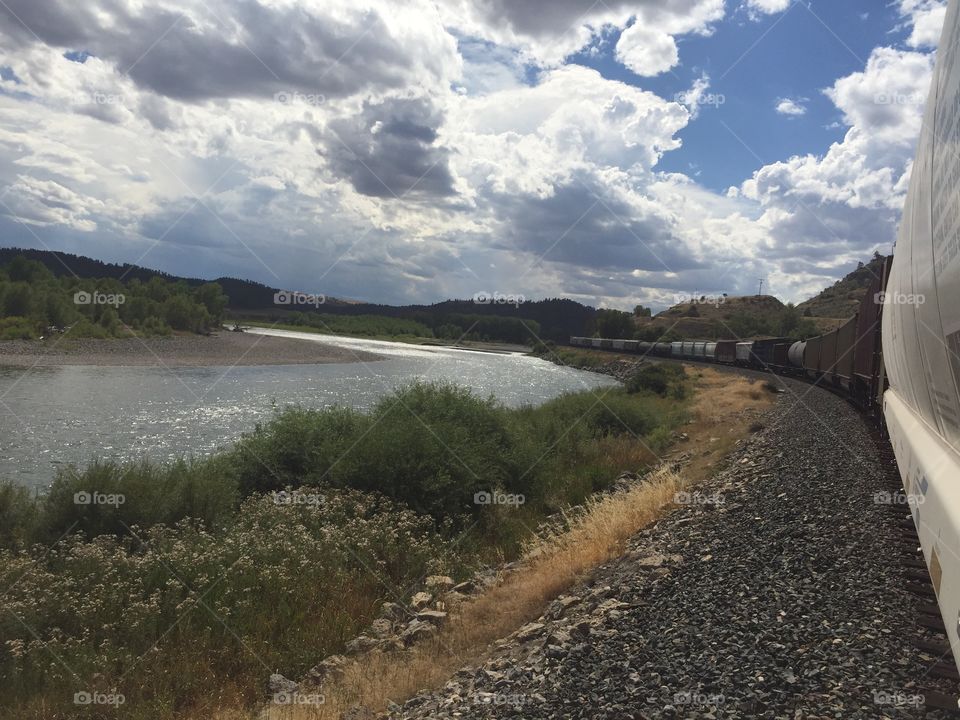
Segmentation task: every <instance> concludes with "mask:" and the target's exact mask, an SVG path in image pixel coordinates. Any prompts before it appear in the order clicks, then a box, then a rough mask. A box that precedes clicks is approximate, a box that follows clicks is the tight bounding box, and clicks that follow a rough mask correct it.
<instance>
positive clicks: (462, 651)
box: [216, 368, 774, 720]
mask: <svg viewBox="0 0 960 720" xmlns="http://www.w3.org/2000/svg"><path fill="white" fill-rule="evenodd" d="M692 370H693V372H694V374H695V378H696V384H697V397H696V400H695V403H694V405H693V411H692V417H693V419H692V420H691V422H690V423H689V424H688V425H687V426H685V427H684V431H685V432H686V433H687V435H688V438H689V439H688V440H687V441H685V442H684V443H682V444H681V445H679V446H678V447H679V448H680V449H691V450H693V454H694V457H693V458H692V459H691V461H690V463H689V464H688V465H687V466H686V467H685V469H684V472H683V475H682V477H681V476H679V475H677V474H675V473H673V472H671V471H669V470H668V469H667V466H662V467H661V468H660V469H658V470H657V471H655V472H654V473H653V474H652V476H651V479H650V482H648V483H645V484H643V485H642V486H638V487H635V488H633V489H631V490H630V491H628V492H625V493H620V494H616V495H608V496H603V497H600V498H598V499H595V500H593V501H591V502H590V503H589V504H588V505H587V507H586V509H585V511H584V512H583V513H581V514H578V515H577V516H576V517H574V518H572V519H571V520H570V524H569V528H568V529H567V530H566V531H565V532H563V533H561V534H555V535H553V536H551V537H548V538H547V539H543V540H539V541H538V542H537V543H536V544H535V545H532V546H530V547H528V548H527V551H526V553H525V556H524V560H523V562H522V564H521V566H520V568H519V569H517V570H514V571H512V572H510V573H508V574H505V575H503V576H502V577H501V578H500V579H499V582H498V583H497V584H496V585H495V586H493V587H492V588H491V589H489V590H488V591H486V592H485V593H483V594H482V595H480V596H479V597H478V598H476V599H475V600H473V601H471V602H468V603H465V604H464V605H462V606H461V607H460V608H456V609H454V610H453V611H452V612H451V618H450V622H449V623H448V624H447V626H446V627H445V628H444V630H443V631H442V632H441V633H440V634H439V635H438V637H437V638H436V639H435V640H433V641H431V642H428V643H425V644H423V645H420V646H417V647H416V649H414V650H413V651H412V652H408V653H403V654H402V655H380V654H376V653H374V654H371V655H367V656H364V657H363V658H361V659H360V660H358V661H354V662H353V663H352V664H351V665H350V666H349V667H348V668H347V670H346V673H345V675H344V676H343V678H341V679H340V680H339V681H337V682H336V683H335V684H329V685H327V686H326V687H324V695H325V703H324V704H323V705H311V706H299V707H284V706H279V707H278V706H270V707H269V708H268V709H267V710H266V712H265V715H264V717H266V718H269V720H307V719H310V720H318V719H323V720H331V719H333V718H339V717H340V715H341V714H342V713H343V712H344V711H346V710H348V709H349V708H350V707H352V706H355V705H358V704H360V705H363V706H364V707H367V708H369V709H371V710H373V711H380V710H383V709H384V708H386V707H387V705H388V703H389V702H391V701H392V702H397V703H402V702H403V701H404V700H406V699H407V698H409V697H411V696H413V695H414V694H416V692H417V691H419V690H421V689H424V688H435V687H439V686H441V685H442V684H443V683H444V682H445V681H446V680H447V679H448V678H449V677H450V676H451V675H452V674H453V673H454V672H455V671H456V670H457V669H459V668H460V667H463V666H465V665H476V664H478V663H479V662H481V661H482V660H483V659H484V657H485V656H486V655H487V653H489V651H490V648H491V645H492V643H493V642H494V641H496V640H498V639H500V638H503V637H506V636H507V635H509V634H510V633H512V632H513V631H515V630H516V629H517V628H519V627H520V626H522V625H523V624H525V623H527V622H530V621H531V620H534V619H536V618H537V617H539V616H540V615H541V614H542V613H543V611H544V609H545V607H546V605H547V604H549V603H550V601H552V600H553V599H554V598H556V597H557V596H558V595H560V594H562V593H563V592H564V591H566V590H567V589H569V588H570V587H572V586H573V585H575V584H576V583H577V582H579V581H580V580H582V579H583V578H584V576H585V575H587V574H588V573H589V572H590V571H591V570H592V569H593V568H595V567H597V566H598V565H601V564H603V563H604V562H607V561H609V560H610V559H612V558H615V557H618V556H619V555H620V554H622V551H623V549H624V546H625V544H626V542H627V541H628V540H629V538H630V537H632V536H633V535H634V534H636V533H637V532H638V531H639V530H641V529H642V528H644V527H646V526H647V525H649V524H650V523H651V522H653V521H655V520H656V519H658V518H659V517H661V516H662V515H663V514H664V513H665V512H667V511H668V510H669V509H670V508H671V507H672V502H673V497H674V495H675V493H677V492H678V491H680V490H684V489H686V488H689V487H690V486H692V485H694V484H696V483H697V482H699V481H701V480H702V479H704V478H705V477H708V476H709V475H710V474H712V471H713V469H715V466H716V463H717V461H718V460H719V459H720V458H721V457H723V456H724V455H726V453H727V452H728V451H729V450H730V449H731V448H732V447H733V445H734V444H735V443H736V441H737V440H738V439H740V438H743V437H745V436H746V435H747V434H748V433H749V428H750V426H751V424H752V423H753V421H754V420H755V418H756V414H757V411H761V410H764V409H766V408H767V407H769V406H770V405H771V404H772V403H773V401H774V398H773V395H772V394H771V393H768V392H765V391H763V390H762V384H761V383H759V382H757V381H753V380H749V379H746V378H743V377H738V376H731V375H730V374H725V373H720V372H718V371H716V370H714V369H712V368H693V369H692ZM607 449H608V450H610V451H611V452H613V453H615V454H616V455H617V456H618V457H620V458H622V459H623V460H624V461H625V462H630V463H633V462H635V461H637V460H640V459H649V451H648V450H646V449H643V448H638V446H637V444H636V443H635V442H627V441H622V440H617V441H613V440H611V441H610V446H609V447H608V448H607ZM678 451H679V450H678ZM625 466H627V467H629V465H625ZM216 717H217V719H218V720H236V718H237V716H236V715H234V714H223V715H218V716H216Z"/></svg>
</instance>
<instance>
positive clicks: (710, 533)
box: [390, 380, 956, 720]
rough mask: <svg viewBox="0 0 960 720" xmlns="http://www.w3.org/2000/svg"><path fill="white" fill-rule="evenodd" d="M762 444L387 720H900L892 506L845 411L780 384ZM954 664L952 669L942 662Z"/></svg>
mask: <svg viewBox="0 0 960 720" xmlns="http://www.w3.org/2000/svg"><path fill="white" fill-rule="evenodd" d="M784 382H785V384H786V387H787V390H788V392H786V393H784V394H783V395H781V396H780V398H779V400H778V403H777V405H776V407H775V408H774V409H773V410H772V411H770V413H769V414H768V415H767V417H766V418H765V420H764V423H765V425H766V428H765V429H763V430H761V431H759V432H758V433H756V434H755V435H753V436H752V437H751V439H750V440H749V441H747V442H746V443H744V444H743V445H742V446H741V447H740V448H739V449H737V450H736V451H735V452H734V453H733V455H732V457H731V458H730V460H729V464H728V465H727V466H726V467H725V469H723V470H721V471H720V472H718V473H717V475H716V476H715V477H714V478H713V480H711V481H710V482H709V483H707V484H706V485H704V486H702V487H700V488H699V489H698V490H697V493H696V494H692V495H691V496H690V497H682V498H679V499H680V500H686V501H687V502H686V503H685V504H683V505H680V506H678V507H677V508H676V509H675V510H674V511H672V512H671V513H669V514H668V515H667V516H665V517H664V518H663V519H662V520H660V521H659V522H658V523H656V524H655V525H653V526H651V527H650V528H647V529H646V530H644V531H642V532H641V533H639V534H638V535H637V536H635V537H634V538H633V539H632V540H631V542H630V544H629V548H628V552H627V553H626V554H625V555H624V556H623V557H621V558H620V559H618V560H616V561H615V562H612V563H609V564H608V565H605V566H603V567H601V568H598V569H597V570H596V571H595V572H594V573H593V575H592V576H591V577H590V578H589V579H588V580H587V581H585V582H584V583H583V584H582V585H580V586H577V587H575V588H572V589H571V590H570V591H569V592H568V593H567V594H566V595H565V596H561V597H560V598H559V599H557V600H556V601H554V602H553V604H552V605H551V606H550V608H549V609H548V610H547V611H546V612H545V613H544V615H543V616H542V617H541V618H540V619H538V620H537V621H536V622H535V623H532V624H531V625H528V626H526V627H525V628H521V630H519V631H518V632H517V633H514V635H513V636H511V637H510V638H507V639H505V640H503V641H500V643H499V644H498V647H497V648H496V649H495V650H494V652H493V653H492V654H491V655H490V657H489V659H488V660H487V661H486V662H485V663H484V664H483V665H482V666H481V667H469V668H463V669H461V670H460V671H459V672H458V673H457V674H456V675H455V676H454V677H453V678H452V679H451V681H450V682H449V683H447V685H446V686H445V687H444V688H442V689H440V690H438V691H435V692H425V693H422V694H421V695H418V696H416V697H414V698H413V699H411V700H410V701H408V702H407V703H406V704H405V705H404V706H402V707H399V708H397V707H395V708H394V710H393V711H392V712H391V714H390V717H392V718H398V719H399V718H409V719H411V720H412V719H414V718H416V719H426V718H454V717H456V718H494V717H495V718H500V717H503V718H529V719H531V720H533V719H536V718H609V719H611V720H612V719H614V718H617V719H620V718H743V717H750V718H753V717H756V718H838V719H839V718H843V719H844V720H846V719H848V718H883V717H891V718H903V717H941V715H940V714H939V713H938V712H930V713H926V714H925V711H924V710H923V708H922V707H919V702H920V700H919V697H918V696H919V695H920V694H922V693H923V692H924V691H926V690H931V689H934V690H938V691H940V692H944V693H949V694H955V693H956V687H955V685H954V684H952V683H950V682H948V681H944V680H938V679H936V678H934V677H932V676H931V675H929V673H928V671H929V668H930V667H931V666H932V665H933V664H934V662H935V661H936V660H938V659H939V658H936V657H931V656H929V655H924V654H922V653H920V652H919V651H917V650H916V649H914V647H913V646H912V644H911V637H912V636H913V635H914V634H915V632H916V630H915V623H916V618H917V617H918V611H917V607H918V605H919V604H921V603H923V602H926V601H924V600H922V599H920V598H917V597H915V596H913V595H911V594H910V593H908V592H907V591H906V590H905V589H904V584H905V579H904V577H903V573H904V571H905V568H904V567H903V566H902V564H901V561H900V559H899V558H900V554H899V553H900V547H901V545H902V542H901V530H900V528H899V527H898V522H899V520H900V519H902V518H905V517H907V514H908V508H907V507H906V506H903V512H902V513H896V512H893V511H892V510H891V507H890V505H889V504H884V502H883V499H884V497H886V496H880V498H879V499H878V497H877V493H890V492H893V491H895V490H896V489H897V485H896V484H895V480H894V479H893V478H894V475H895V474H894V473H891V468H890V467H889V465H886V466H885V465H884V462H883V461H882V460H881V459H880V455H879V453H878V450H877V445H876V443H875V441H874V439H873V438H872V437H871V435H870V432H869V430H868V429H867V427H866V425H865V424H864V422H863V421H862V419H861V418H860V416H859V415H858V414H857V413H856V411H855V410H854V409H853V408H852V407H850V406H849V405H848V404H847V403H846V402H845V401H844V400H842V399H840V398H838V397H836V396H834V395H832V394H830V393H828V392H826V391H823V390H820V389H818V388H811V387H810V386H809V385H806V384H803V383H799V382H796V381H792V380H787V381H784ZM945 660H946V661H947V662H952V660H951V659H950V658H949V657H948V658H945Z"/></svg>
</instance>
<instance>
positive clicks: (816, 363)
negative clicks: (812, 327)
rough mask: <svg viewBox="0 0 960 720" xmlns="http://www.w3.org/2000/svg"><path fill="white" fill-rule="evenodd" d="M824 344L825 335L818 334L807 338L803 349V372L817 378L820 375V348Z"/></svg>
mask: <svg viewBox="0 0 960 720" xmlns="http://www.w3.org/2000/svg"><path fill="white" fill-rule="evenodd" d="M822 346H823V337H821V336H819V335H818V336H817V337H815V338H810V339H809V340H807V344H806V346H805V347H804V349H803V373H804V375H806V376H807V377H810V378H816V377H818V376H819V375H820V348H821V347H822Z"/></svg>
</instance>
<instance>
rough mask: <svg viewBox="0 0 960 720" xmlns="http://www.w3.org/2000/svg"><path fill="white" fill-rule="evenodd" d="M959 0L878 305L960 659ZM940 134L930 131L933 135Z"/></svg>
mask: <svg viewBox="0 0 960 720" xmlns="http://www.w3.org/2000/svg"><path fill="white" fill-rule="evenodd" d="M958 96H960V0H950V3H949V6H948V9H947V16H946V21H945V23H944V30H943V36H942V38H941V40H940V45H939V50H938V57H937V65H936V70H935V71H934V81H933V88H932V90H931V93H930V98H929V99H928V102H927V109H926V114H925V116H924V123H923V130H922V132H921V136H920V144H919V149H918V150H917V159H916V160H915V162H914V166H913V171H912V175H911V180H910V189H909V192H908V194H907V201H906V205H905V207H904V212H903V219H902V221H901V225H900V233H899V235H898V238H897V246H896V251H895V254H894V260H893V266H892V268H891V273H890V281H889V283H888V285H887V291H886V303H885V305H884V309H883V354H884V365H885V367H886V372H887V376H888V377H889V379H890V389H889V390H888V391H887V392H886V394H885V396H884V414H885V417H886V420H887V427H888V429H889V432H890V439H891V443H892V444H893V448H894V452H895V453H896V456H897V464H898V466H899V468H900V474H901V477H902V479H903V482H904V487H905V489H906V490H907V494H908V496H913V497H914V502H912V503H911V508H910V510H911V513H912V515H913V518H914V522H915V523H916V526H917V532H918V534H919V536H920V542H921V544H922V545H923V553H924V558H925V560H926V562H927V566H928V567H929V568H930V570H931V573H930V574H931V578H932V580H933V584H934V588H935V589H936V591H937V602H938V604H939V606H940V611H941V613H942V614H943V619H944V626H945V627H946V630H947V634H948V640H949V644H950V646H951V647H952V648H954V659H955V660H960V653H958V650H960V637H958V633H957V621H958V618H960V482H958V479H960V393H958V387H960V193H958V192H957V187H958V185H960V156H958V154H957V150H956V149H957V147H958V146H960V103H957V102H956V98H957V97H958ZM934 133H936V135H934Z"/></svg>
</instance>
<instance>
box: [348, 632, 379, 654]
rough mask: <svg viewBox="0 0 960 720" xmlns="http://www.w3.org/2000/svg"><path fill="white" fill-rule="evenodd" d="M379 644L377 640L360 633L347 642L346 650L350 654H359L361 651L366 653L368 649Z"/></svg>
mask: <svg viewBox="0 0 960 720" xmlns="http://www.w3.org/2000/svg"><path fill="white" fill-rule="evenodd" d="M376 646H377V640H376V639H375V638H372V637H368V636H367V635H358V636H357V637H355V638H354V639H353V640H351V641H350V642H348V643H347V644H346V646H345V647H346V650H347V654H348V655H359V654H360V653H365V652H367V651H368V650H373V648H375V647H376Z"/></svg>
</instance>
